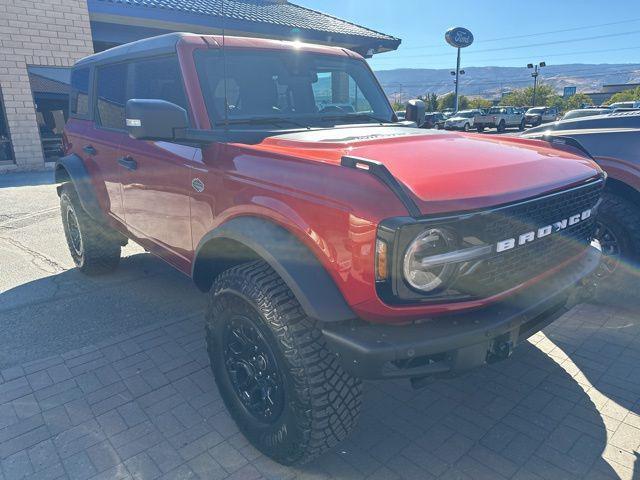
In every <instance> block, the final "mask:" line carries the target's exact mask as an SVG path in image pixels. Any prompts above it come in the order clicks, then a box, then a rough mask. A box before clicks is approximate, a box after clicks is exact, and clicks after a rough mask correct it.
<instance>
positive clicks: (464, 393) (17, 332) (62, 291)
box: [0, 254, 640, 479]
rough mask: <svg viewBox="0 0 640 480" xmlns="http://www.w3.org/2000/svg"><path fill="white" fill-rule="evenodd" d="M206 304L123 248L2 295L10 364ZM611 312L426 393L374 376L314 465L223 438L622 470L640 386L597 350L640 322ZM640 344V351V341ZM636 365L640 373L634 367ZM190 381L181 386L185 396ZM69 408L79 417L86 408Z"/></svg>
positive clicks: (357, 465) (205, 378) (578, 316)
mask: <svg viewBox="0 0 640 480" xmlns="http://www.w3.org/2000/svg"><path fill="white" fill-rule="evenodd" d="M204 301H205V296H204V295H202V294H201V293H200V292H198V291H197V289H196V288H195V287H194V286H192V284H191V282H190V280H189V279H187V278H186V277H184V276H183V275H181V274H180V273H177V272H175V271H173V270H172V269H171V268H170V267H168V266H166V264H164V262H162V261H160V260H158V259H156V258H154V257H152V256H151V255H149V254H137V255H132V256H130V257H126V258H123V260H122V265H121V267H120V269H119V270H118V271H117V272H116V273H114V274H112V275H108V276H104V277H96V278H88V277H85V276H83V275H81V274H80V273H79V272H78V271H77V270H75V269H74V270H69V271H65V272H63V273H60V274H57V275H52V276H50V277H46V278H43V279H40V280H35V281H33V282H30V283H26V284H24V285H20V286H18V287H15V288H13V289H11V290H8V291H7V292H4V293H2V294H1V295H0V325H2V326H3V328H2V331H3V332H5V333H3V334H1V335H2V338H1V339H0V340H1V341H0V365H4V366H8V365H10V364H12V365H15V364H17V363H23V362H27V361H31V360H35V359H36V358H42V357H45V356H48V355H54V354H61V353H64V352H66V351H68V350H73V349H77V348H79V347H84V346H88V345H91V344H92V343H99V342H100V341H103V340H105V339H107V338H109V337H110V336H118V335H122V334H126V333H128V332H130V333H131V335H133V334H134V332H136V331H138V330H139V329H140V328H141V327H150V326H154V325H158V326H160V325H163V324H166V323H167V322H170V321H171V320H172V319H174V320H177V321H179V322H181V321H182V320H180V319H182V318H185V315H187V314H194V315H200V318H202V316H201V313H200V312H201V311H202V310H203V306H204ZM602 312H604V310H603V309H602V308H601V307H599V306H597V305H586V306H580V307H578V309H576V310H573V311H572V312H570V313H569V314H568V315H566V316H565V317H563V318H561V319H560V320H558V321H557V322H556V323H555V324H553V325H552V326H551V327H549V328H548V329H547V330H546V335H545V334H542V333H540V334H537V335H536V336H534V337H533V338H532V342H535V345H534V344H533V343H529V342H527V343H525V344H523V345H522V346H520V347H519V349H517V350H516V352H515V353H514V354H513V356H512V357H511V358H510V359H508V360H506V361H503V362H500V363H496V364H493V365H490V366H488V367H485V368H481V369H478V370H475V371H473V372H470V373H469V374H466V375H464V376H461V377H458V378H454V379H450V380H436V381H434V382H432V383H430V384H429V385H428V386H427V387H426V388H424V389H422V390H417V391H416V390H413V389H412V388H411V387H410V386H409V384H408V382H406V381H389V382H367V383H366V384H365V397H364V404H363V412H362V416H361V420H360V423H359V426H358V427H357V428H356V430H355V432H354V433H353V435H352V436H351V437H350V438H349V439H347V440H346V441H345V442H343V443H342V444H341V445H339V446H338V447H336V448H335V449H334V451H332V452H330V453H329V454H327V455H325V456H323V457H322V458H320V459H318V460H316V461H315V462H313V463H311V464H309V465H306V466H304V467H297V468H289V467H283V466H281V465H278V464H275V463H274V462H272V461H270V460H268V459H266V458H265V457H263V456H261V455H260V454H259V453H257V452H256V451H255V450H253V449H252V448H251V447H250V446H247V445H246V442H244V446H243V447H242V448H240V446H239V445H240V444H241V442H238V436H239V434H238V433H237V430H235V429H234V428H232V427H228V430H229V433H228V434H226V433H225V434H224V438H225V442H230V444H231V445H235V448H236V449H240V451H241V452H242V455H244V457H245V458H246V459H247V461H248V462H250V463H251V465H252V466H253V467H255V469H257V470H258V471H259V472H260V473H261V474H262V475H263V476H265V477H268V478H294V477H297V476H300V477H305V478H309V477H311V478H340V479H361V478H368V477H370V476H371V477H372V478H374V477H375V478H384V479H393V478H420V479H430V478H442V477H447V478H460V479H477V478H491V479H501V478H544V479H574V478H575V479H582V478H592V479H595V478H618V474H617V473H616V471H615V470H614V469H612V468H611V466H610V464H609V462H607V461H606V460H604V459H603V458H602V455H603V453H604V452H605V451H610V456H613V455H615V451H613V450H615V448H614V449H613V450H612V449H611V447H608V446H607V439H608V438H610V437H611V436H612V434H613V432H614V431H615V429H617V427H618V426H619V425H620V420H618V421H617V423H616V422H615V421H614V420H615V419H616V416H615V415H616V412H617V415H618V416H620V415H622V410H623V408H622V407H624V408H626V409H630V410H632V411H635V413H638V406H639V405H640V403H639V402H638V399H640V394H638V395H636V396H635V397H634V398H632V397H633V394H632V392H633V391H634V390H628V392H629V393H628V394H625V395H622V394H621V393H620V391H619V389H620V384H619V382H618V381H617V380H616V381H615V382H614V381H612V380H611V378H609V374H610V373H612V370H613V369H616V368H622V367H621V366H622V365H625V366H627V363H625V362H623V363H620V362H619V361H618V360H619V359H620V358H621V357H623V356H624V355H625V354H624V353H623V352H618V354H617V356H615V355H614V354H613V352H611V354H612V358H613V356H615V361H612V363H604V364H600V361H599V360H598V358H600V357H599V356H598V355H594V354H593V353H591V352H593V349H594V348H595V345H597V344H600V345H601V347H600V348H599V349H598V350H597V352H598V354H602V353H603V352H605V351H606V352H608V348H609V345H619V344H620V345H621V343H620V341H621V340H620V337H621V336H624V335H625V333H624V329H622V328H617V329H616V328H611V329H609V327H614V326H615V325H623V324H625V322H627V323H629V322H630V321H632V322H634V323H633V325H634V326H633V328H635V329H636V330H635V331H636V334H635V337H634V338H635V339H636V341H638V338H639V337H638V335H637V328H638V325H637V322H638V320H637V318H636V319H635V320H630V318H624V319H622V318H618V317H617V316H612V315H611V314H604V313H602ZM605 316H606V318H604V317H605ZM191 317H192V318H193V315H191ZM187 323H189V325H187ZM191 323H193V320H189V322H187V321H184V324H185V331H187V330H189V331H192V330H193V328H192V325H191ZM198 328H199V327H198ZM178 330H180V327H179V325H178V327H177V330H175V331H178ZM627 331H629V330H627ZM8 332H10V333H8ZM580 340H582V341H580ZM626 344H629V342H627V343H626ZM153 348H158V346H157V342H156V345H154V347H153ZM199 348H200V349H202V351H201V352H200V351H198V352H194V354H198V355H200V354H205V352H204V345H202V346H201V347H199ZM634 349H635V350H634V351H635V352H638V346H637V345H636V346H635V347H634ZM606 352H605V353H606ZM143 353H145V352H144V349H143V351H142V352H141V354H143ZM630 358H631V357H630ZM636 365H637V361H636ZM116 373H117V372H116ZM627 374H629V375H635V376H634V378H635V379H636V380H637V378H638V377H637V373H634V372H633V371H632V370H629V371H627ZM197 375H198V379H199V380H200V381H201V382H202V383H203V385H202V388H205V387H206V388H208V389H209V390H208V391H209V392H210V395H211V396H212V398H213V399H216V405H217V407H216V408H217V410H216V412H217V413H216V415H217V417H220V415H226V413H225V412H224V411H223V410H222V407H221V402H220V401H219V394H218V393H217V390H216V389H215V385H214V383H213V382H214V381H213V377H212V375H211V373H210V371H209V369H205V370H202V371H200V372H197ZM182 380H184V379H177V380H175V381H173V382H172V383H175V384H176V385H175V387H176V391H178V392H179V391H180V386H179V385H178V384H179V383H180V382H181V381H182ZM632 381H633V380H628V383H629V384H630V383H632ZM182 383H184V382H182ZM204 384H206V385H204ZM635 385H636V386H637V385H638V382H636V383H635ZM628 388H630V387H628ZM636 388H637V387H636ZM605 397H606V398H605ZM609 399H613V400H614V401H615V402H616V403H618V405H619V408H618V410H615V408H614V407H613V406H611V407H610V408H611V409H612V410H607V408H609V407H607V405H608V404H607V402H608V401H609ZM189 400H190V399H189V398H187V397H186V392H185V401H187V402H188V401H189ZM133 401H134V402H135V401H136V397H135V395H133ZM619 402H622V403H619ZM74 405H75V403H74ZM69 408H70V415H71V416H72V414H73V413H74V411H73V408H75V407H74V406H73V405H71V406H70V407H69ZM78 408H79V407H78ZM599 409H600V410H601V411H602V410H603V409H604V411H605V414H606V415H604V414H603V415H601V412H599ZM607 412H608V413H607ZM145 413H147V412H145ZM147 415H149V416H150V414H149V413H147ZM198 415H201V416H200V417H199V418H198V421H199V426H198V428H199V429H201V430H202V431H203V432H204V431H206V429H211V430H212V431H215V430H214V424H213V423H212V422H211V421H210V419H208V418H207V417H206V414H205V412H204V409H203V410H198ZM625 415H626V411H625ZM225 418H226V419H227V420H228V417H225ZM102 433H104V432H102ZM169 440H170V439H169ZM216 451H218V450H216ZM221 452H224V450H221ZM221 454H224V453H221ZM211 455H212V456H213V458H214V459H216V456H215V454H214V453H211ZM220 461H221V462H222V461H223V459H220ZM620 461H626V462H630V461H631V459H630V458H629V457H628V456H625V457H623V459H622V460H620ZM633 468H636V470H637V467H636V466H635V465H633V464H631V466H630V467H629V468H628V471H629V472H633V471H634V470H633ZM634 478H638V473H637V472H636V473H635V477H634Z"/></svg>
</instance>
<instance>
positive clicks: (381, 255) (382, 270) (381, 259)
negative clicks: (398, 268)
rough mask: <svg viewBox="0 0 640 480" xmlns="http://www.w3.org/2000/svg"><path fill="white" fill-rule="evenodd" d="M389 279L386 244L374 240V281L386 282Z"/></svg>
mask: <svg viewBox="0 0 640 480" xmlns="http://www.w3.org/2000/svg"><path fill="white" fill-rule="evenodd" d="M388 277H389V269H388V266H387V244H386V242H384V241H383V240H380V239H377V240H376V280H378V281H381V280H386V279H387V278H388Z"/></svg>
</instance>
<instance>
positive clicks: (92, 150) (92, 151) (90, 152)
mask: <svg viewBox="0 0 640 480" xmlns="http://www.w3.org/2000/svg"><path fill="white" fill-rule="evenodd" d="M82 151H83V152H84V153H86V154H87V155H95V154H96V153H98V151H97V150H96V149H95V148H93V145H85V146H84V147H82Z"/></svg>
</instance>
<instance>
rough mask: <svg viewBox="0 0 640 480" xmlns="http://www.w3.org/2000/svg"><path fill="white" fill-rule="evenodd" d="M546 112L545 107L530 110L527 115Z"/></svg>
mask: <svg viewBox="0 0 640 480" xmlns="http://www.w3.org/2000/svg"><path fill="white" fill-rule="evenodd" d="M542 112H544V107H542V108H530V109H529V110H527V113H542Z"/></svg>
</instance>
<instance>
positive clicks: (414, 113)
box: [404, 99, 426, 127]
mask: <svg viewBox="0 0 640 480" xmlns="http://www.w3.org/2000/svg"><path fill="white" fill-rule="evenodd" d="M425 110H426V108H425V105H424V102H423V101H422V100H418V99H414V100H409V101H408V102H407V104H406V108H405V111H406V114H405V117H404V118H405V120H409V121H411V122H416V125H417V126H418V127H419V126H421V125H422V124H423V123H424V113H425Z"/></svg>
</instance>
